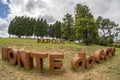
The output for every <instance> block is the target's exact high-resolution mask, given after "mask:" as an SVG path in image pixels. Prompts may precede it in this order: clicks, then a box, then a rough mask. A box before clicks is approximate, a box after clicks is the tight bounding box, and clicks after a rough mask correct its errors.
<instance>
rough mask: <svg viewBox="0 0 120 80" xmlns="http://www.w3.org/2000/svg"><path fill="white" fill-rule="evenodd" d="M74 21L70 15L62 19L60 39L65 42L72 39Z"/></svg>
mask: <svg viewBox="0 0 120 80" xmlns="http://www.w3.org/2000/svg"><path fill="white" fill-rule="evenodd" d="M73 23H74V20H73V17H72V15H71V14H68V13H67V14H66V15H65V16H64V18H63V24H62V37H63V38H65V39H66V40H72V39H74V25H73Z"/></svg>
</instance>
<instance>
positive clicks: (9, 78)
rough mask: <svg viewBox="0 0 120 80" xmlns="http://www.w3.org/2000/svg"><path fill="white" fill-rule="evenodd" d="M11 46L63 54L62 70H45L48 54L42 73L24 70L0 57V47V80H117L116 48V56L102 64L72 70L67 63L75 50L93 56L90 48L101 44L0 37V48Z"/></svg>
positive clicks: (119, 63) (119, 74)
mask: <svg viewBox="0 0 120 80" xmlns="http://www.w3.org/2000/svg"><path fill="white" fill-rule="evenodd" d="M3 46H5V47H11V48H15V49H18V50H24V51H31V52H48V53H49V54H50V53H53V52H56V53H63V54H64V60H63V65H64V67H65V69H66V73H64V74H58V75H54V74H51V73H50V72H49V56H48V58H46V59H44V71H43V73H37V72H36V69H35V68H33V69H32V70H30V71H27V70H26V69H25V68H19V67H18V66H17V65H11V64H10V63H9V62H6V61H3V60H2V59H1V48H0V80H119V79H120V48H116V55H115V56H114V57H112V58H110V59H108V60H107V61H104V62H103V63H102V64H97V63H95V64H94V66H93V68H91V69H86V70H84V71H80V72H76V71H75V70H74V69H73V68H72V66H71V59H72V58H73V57H74V56H76V54H77V53H78V52H80V51H81V52H85V53H86V54H87V55H93V53H94V50H97V49H103V48H106V47H105V46H99V45H92V46H84V45H81V44H75V43H68V42H66V43H65V44H48V43H37V40H36V39H18V38H12V39H10V38H5V39H0V47H3Z"/></svg>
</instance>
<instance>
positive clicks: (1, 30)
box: [0, 18, 9, 37]
mask: <svg viewBox="0 0 120 80" xmlns="http://www.w3.org/2000/svg"><path fill="white" fill-rule="evenodd" d="M8 25H9V23H8V22H7V21H6V20H4V19H1V18H0V37H6V36H8V34H6V32H7V30H8V27H7V26H8Z"/></svg>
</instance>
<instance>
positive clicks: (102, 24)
mask: <svg viewBox="0 0 120 80" xmlns="http://www.w3.org/2000/svg"><path fill="white" fill-rule="evenodd" d="M96 24H97V27H98V28H99V29H100V30H102V33H103V36H102V38H103V40H104V41H105V40H106V39H107V40H108V41H109V42H108V44H110V45H111V44H112V43H113V38H114V37H115V35H117V34H118V32H116V31H117V30H119V28H118V27H117V26H118V24H116V23H115V22H114V21H110V19H108V18H106V19H103V18H102V17H101V16H99V17H98V18H97V20H96ZM115 29H116V30H115Z"/></svg>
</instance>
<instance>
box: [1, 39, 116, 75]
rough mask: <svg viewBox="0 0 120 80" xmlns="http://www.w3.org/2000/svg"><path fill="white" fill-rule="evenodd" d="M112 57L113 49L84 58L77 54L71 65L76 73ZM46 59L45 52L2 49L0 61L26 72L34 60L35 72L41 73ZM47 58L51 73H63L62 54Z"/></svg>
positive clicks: (81, 54) (84, 54)
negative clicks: (24, 69) (0, 59)
mask: <svg viewBox="0 0 120 80" xmlns="http://www.w3.org/2000/svg"><path fill="white" fill-rule="evenodd" d="M48 42H49V41H48ZM114 55H115V48H114V47H111V48H106V49H100V50H96V51H95V52H94V55H92V56H86V53H82V52H79V53H78V55H77V56H75V57H73V58H72V61H71V65H72V67H73V68H74V69H75V70H76V71H81V70H85V69H86V68H91V67H92V66H93V64H94V62H97V63H102V62H103V61H105V60H107V59H109V58H111V57H112V56H114ZM47 57H48V53H45V52H25V51H16V50H13V49H12V48H6V47H2V60H6V61H9V62H10V63H11V64H13V65H16V64H17V65H18V66H19V67H25V68H26V69H27V70H31V69H32V68H33V66H34V61H33V58H35V59H36V62H35V63H36V71H37V72H43V59H44V58H47ZM49 58H50V59H49V64H50V72H51V73H53V74H58V73H64V72H65V68H64V67H63V63H62V59H64V55H63V54H61V53H53V54H50V55H49Z"/></svg>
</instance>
